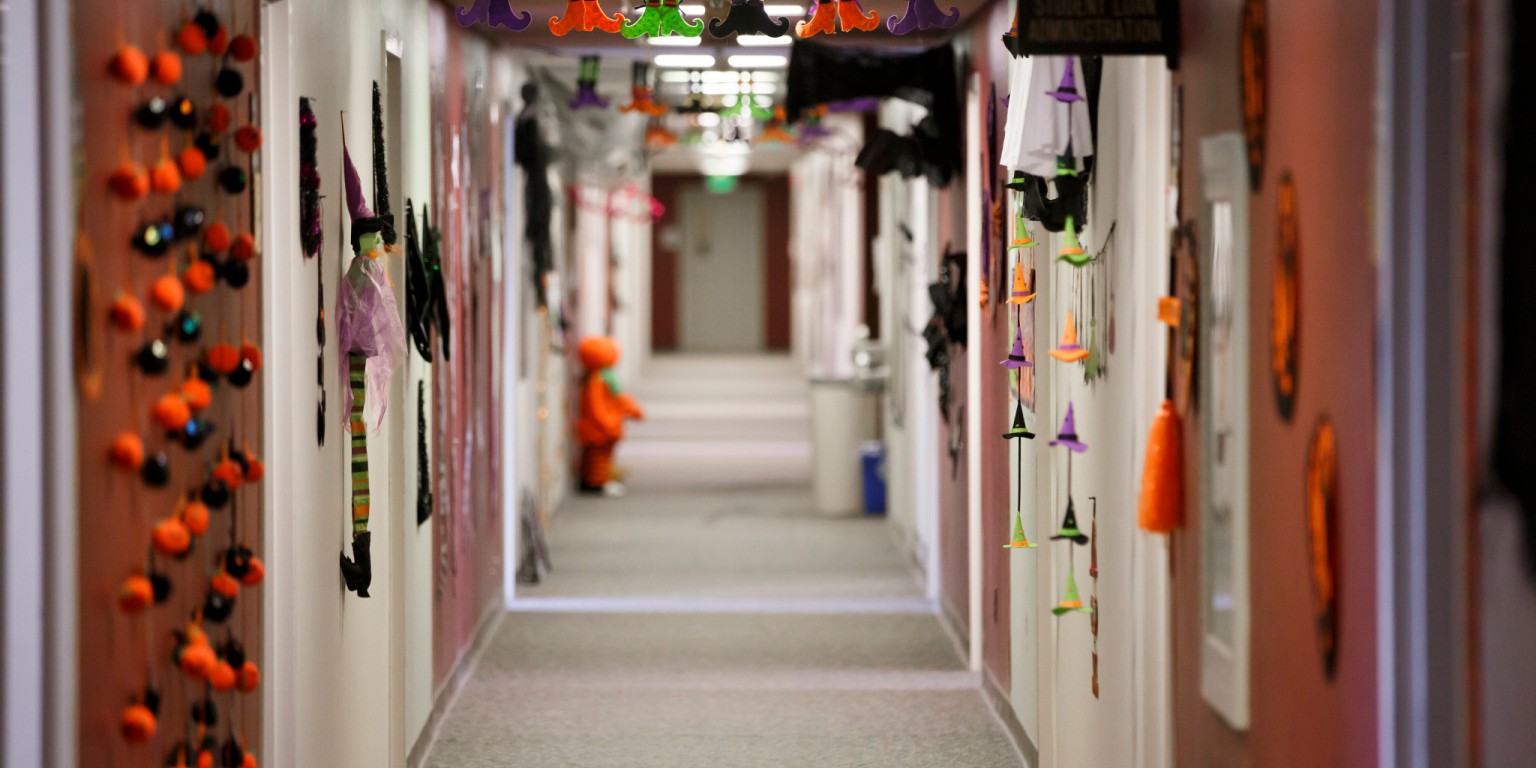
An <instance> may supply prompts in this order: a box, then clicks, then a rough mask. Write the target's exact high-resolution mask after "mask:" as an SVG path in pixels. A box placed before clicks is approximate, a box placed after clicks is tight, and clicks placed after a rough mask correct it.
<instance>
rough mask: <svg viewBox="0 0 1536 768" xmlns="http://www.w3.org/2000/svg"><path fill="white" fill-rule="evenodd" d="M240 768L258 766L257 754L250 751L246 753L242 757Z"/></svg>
mask: <svg viewBox="0 0 1536 768" xmlns="http://www.w3.org/2000/svg"><path fill="white" fill-rule="evenodd" d="M240 768H256V756H255V755H253V754H251V753H249V752H247V753H245V757H243V758H241V759H240Z"/></svg>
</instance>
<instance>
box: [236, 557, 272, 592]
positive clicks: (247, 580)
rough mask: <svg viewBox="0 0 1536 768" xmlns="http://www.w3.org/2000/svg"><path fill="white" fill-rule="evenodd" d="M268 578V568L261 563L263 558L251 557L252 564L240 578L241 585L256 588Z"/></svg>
mask: <svg viewBox="0 0 1536 768" xmlns="http://www.w3.org/2000/svg"><path fill="white" fill-rule="evenodd" d="M265 578H267V566H266V565H265V564H264V563H262V562H261V558H259V557H256V556H255V555H252V556H251V564H250V565H249V566H247V567H246V570H245V573H244V574H243V575H241V577H240V583H241V584H244V585H245V586H247V587H254V586H256V585H258V584H260V583H261V582H262V580H263V579H265Z"/></svg>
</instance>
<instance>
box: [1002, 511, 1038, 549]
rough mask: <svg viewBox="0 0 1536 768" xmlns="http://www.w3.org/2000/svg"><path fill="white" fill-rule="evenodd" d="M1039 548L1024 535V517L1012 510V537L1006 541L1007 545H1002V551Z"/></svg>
mask: <svg viewBox="0 0 1536 768" xmlns="http://www.w3.org/2000/svg"><path fill="white" fill-rule="evenodd" d="M1039 546H1040V545H1038V544H1035V543H1033V542H1031V541H1030V540H1029V537H1028V536H1025V535H1024V516H1023V515H1022V514H1021V513H1020V512H1019V511H1018V510H1014V513H1013V536H1012V538H1010V539H1009V540H1008V543H1007V544H1004V545H1003V549H1035V548H1037V547H1039Z"/></svg>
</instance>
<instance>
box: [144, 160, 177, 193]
mask: <svg viewBox="0 0 1536 768" xmlns="http://www.w3.org/2000/svg"><path fill="white" fill-rule="evenodd" d="M149 186H150V188H151V189H153V190H155V191H156V192H158V193H160V194H162V195H174V194H176V193H177V192H179V191H181V169H180V168H178V167H177V166H176V163H175V162H174V161H172V160H171V159H170V158H169V157H167V158H164V159H162V160H161V161H160V162H158V163H155V168H154V170H152V171H150V172H149Z"/></svg>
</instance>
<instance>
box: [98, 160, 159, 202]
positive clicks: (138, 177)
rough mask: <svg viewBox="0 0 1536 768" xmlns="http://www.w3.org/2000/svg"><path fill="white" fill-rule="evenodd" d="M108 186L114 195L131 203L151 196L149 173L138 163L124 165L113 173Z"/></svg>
mask: <svg viewBox="0 0 1536 768" xmlns="http://www.w3.org/2000/svg"><path fill="white" fill-rule="evenodd" d="M107 184H108V186H110V187H111V188H112V194H114V195H117V196H118V197H120V198H122V199H124V200H127V201H129V202H132V201H134V200H139V199H141V198H143V197H144V196H145V195H147V194H149V171H146V170H144V166H142V165H139V164H138V163H134V162H127V163H123V164H122V165H119V166H118V167H117V170H115V171H113V172H112V176H111V178H109V179H108V180H107Z"/></svg>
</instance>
